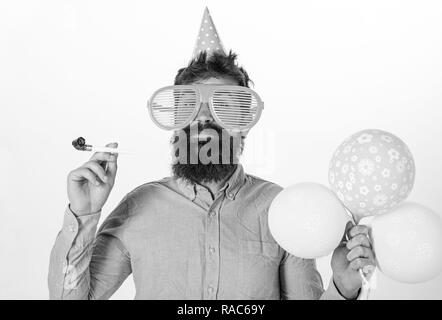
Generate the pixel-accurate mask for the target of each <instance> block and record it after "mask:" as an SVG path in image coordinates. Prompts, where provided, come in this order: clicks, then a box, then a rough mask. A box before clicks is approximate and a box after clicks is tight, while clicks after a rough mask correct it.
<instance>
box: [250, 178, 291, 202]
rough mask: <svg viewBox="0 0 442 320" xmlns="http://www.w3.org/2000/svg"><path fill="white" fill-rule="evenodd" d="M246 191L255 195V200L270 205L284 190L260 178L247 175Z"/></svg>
mask: <svg viewBox="0 0 442 320" xmlns="http://www.w3.org/2000/svg"><path fill="white" fill-rule="evenodd" d="M244 189H245V191H246V192H247V193H251V194H253V195H254V198H256V199H257V200H260V202H266V203H269V202H271V201H272V200H273V198H274V197H276V195H277V194H278V193H280V192H281V191H282V190H283V187H281V186H280V185H279V184H277V183H274V182H271V181H268V180H265V179H262V178H260V177H257V176H254V175H251V174H245V183H244Z"/></svg>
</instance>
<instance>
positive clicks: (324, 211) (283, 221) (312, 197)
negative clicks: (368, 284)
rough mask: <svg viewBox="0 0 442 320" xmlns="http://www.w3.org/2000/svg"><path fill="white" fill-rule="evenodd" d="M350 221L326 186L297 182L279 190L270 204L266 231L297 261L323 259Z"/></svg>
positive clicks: (339, 238)
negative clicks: (301, 259) (297, 258)
mask: <svg viewBox="0 0 442 320" xmlns="http://www.w3.org/2000/svg"><path fill="white" fill-rule="evenodd" d="M349 219H350V217H349V215H348V214H347V212H346V210H345V208H344V206H343V205H342V203H341V202H340V201H339V199H338V198H337V197H336V195H335V194H334V193H333V192H332V191H331V190H330V189H328V188H327V187H325V186H323V185H320V184H316V183H309V182H306V183H299V184H296V185H293V186H290V187H288V188H285V189H284V190H282V191H281V192H280V193H279V194H278V195H277V196H276V197H275V199H273V201H272V204H271V205H270V209H269V215H268V222H269V228H270V232H271V233H272V235H273V237H274V239H275V240H276V241H277V242H278V243H279V245H280V246H281V247H282V248H284V249H285V250H286V251H288V252H289V253H291V254H292V255H295V256H297V257H300V258H305V259H312V258H318V257H322V256H326V255H328V254H329V253H331V252H332V251H333V250H334V249H335V248H336V247H337V246H338V245H339V243H340V241H341V240H342V237H343V235H344V231H345V225H346V222H347V221H348V220H349Z"/></svg>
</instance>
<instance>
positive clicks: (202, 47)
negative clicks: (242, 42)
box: [192, 7, 225, 59]
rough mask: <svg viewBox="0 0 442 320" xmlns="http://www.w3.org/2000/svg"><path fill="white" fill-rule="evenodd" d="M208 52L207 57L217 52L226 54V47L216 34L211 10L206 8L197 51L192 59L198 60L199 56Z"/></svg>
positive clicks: (197, 42) (196, 46) (196, 45)
mask: <svg viewBox="0 0 442 320" xmlns="http://www.w3.org/2000/svg"><path fill="white" fill-rule="evenodd" d="M203 51H206V52H207V55H210V54H211V53H213V52H215V51H220V52H222V53H224V54H225V50H224V46H223V44H222V42H221V39H220V38H219V36H218V32H216V28H215V24H214V23H213V20H212V17H211V16H210V13H209V9H208V8H207V7H206V9H205V10H204V14H203V19H202V21H201V27H200V30H199V33H198V38H197V39H196V44H195V49H194V50H193V55H192V59H194V58H196V57H197V56H198V54H200V53H201V52H203Z"/></svg>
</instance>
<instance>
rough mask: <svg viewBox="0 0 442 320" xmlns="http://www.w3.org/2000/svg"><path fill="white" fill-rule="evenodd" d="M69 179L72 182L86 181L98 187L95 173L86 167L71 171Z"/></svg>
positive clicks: (98, 182) (98, 183)
mask: <svg viewBox="0 0 442 320" xmlns="http://www.w3.org/2000/svg"><path fill="white" fill-rule="evenodd" d="M69 177H70V179H71V180H74V181H82V180H85V179H86V180H88V181H89V182H90V183H92V184H94V185H96V186H98V185H100V181H99V180H98V178H97V176H96V175H95V173H93V172H92V171H91V170H90V169H89V168H86V167H80V168H78V169H76V170H74V171H71V173H70V174H69Z"/></svg>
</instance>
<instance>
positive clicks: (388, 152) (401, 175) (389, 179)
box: [328, 129, 415, 219]
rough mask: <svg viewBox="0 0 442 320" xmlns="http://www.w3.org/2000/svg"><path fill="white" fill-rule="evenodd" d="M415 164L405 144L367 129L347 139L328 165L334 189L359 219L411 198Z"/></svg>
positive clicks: (389, 135) (386, 133)
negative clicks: (409, 196)
mask: <svg viewBox="0 0 442 320" xmlns="http://www.w3.org/2000/svg"><path fill="white" fill-rule="evenodd" d="M414 177H415V166H414V161H413V156H412V154H411V152H410V150H409V149H408V147H407V146H406V145H405V143H404V142H403V141H402V140H401V139H399V138H398V137H396V136H395V135H393V134H391V133H389V132H386V131H382V130H376V129H367V130H363V131H360V132H358V133H355V134H353V135H352V136H350V137H349V138H347V139H346V140H345V141H344V142H343V143H342V144H341V145H340V146H339V147H338V149H337V150H336V151H335V153H334V155H333V158H332V160H331V162H330V167H329V176H328V178H329V182H330V186H331V188H332V189H333V190H334V192H335V193H336V194H337V196H338V197H339V199H340V200H341V201H342V202H343V204H344V205H345V206H346V208H347V209H348V210H349V211H350V212H351V213H352V214H353V216H354V217H358V218H359V219H360V218H362V217H365V216H371V215H377V214H382V213H385V212H387V211H389V210H390V209H392V208H393V207H394V206H396V205H397V204H399V203H400V202H401V201H402V200H404V199H405V198H407V197H408V195H409V194H410V192H411V189H412V188H413V184H414Z"/></svg>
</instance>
